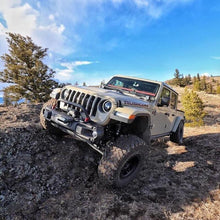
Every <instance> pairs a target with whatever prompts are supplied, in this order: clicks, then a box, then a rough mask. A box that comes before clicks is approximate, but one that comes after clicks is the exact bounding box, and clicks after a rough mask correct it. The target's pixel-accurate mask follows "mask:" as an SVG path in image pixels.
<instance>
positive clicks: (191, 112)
mask: <svg viewBox="0 0 220 220" xmlns="http://www.w3.org/2000/svg"><path fill="white" fill-rule="evenodd" d="M181 101H182V105H183V110H184V111H185V117H186V126H202V125H204V122H203V118H204V117H205V112H204V106H203V102H202V100H201V99H200V98H199V96H198V95H197V93H196V92H194V91H189V90H187V89H185V92H184V94H183V96H182V99H181Z"/></svg>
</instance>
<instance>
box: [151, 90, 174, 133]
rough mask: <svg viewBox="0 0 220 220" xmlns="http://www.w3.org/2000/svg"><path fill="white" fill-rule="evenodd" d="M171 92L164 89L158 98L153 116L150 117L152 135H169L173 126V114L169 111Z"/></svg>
mask: <svg viewBox="0 0 220 220" xmlns="http://www.w3.org/2000/svg"><path fill="white" fill-rule="evenodd" d="M170 100H171V91H170V90H169V89H168V88H166V87H164V88H163V90H162V93H161V96H160V98H159V101H158V104H157V107H155V111H156V112H155V114H153V116H152V130H151V134H152V135H162V134H166V133H169V132H170V131H171V129H172V125H173V120H172V117H173V114H172V112H171V110H170Z"/></svg>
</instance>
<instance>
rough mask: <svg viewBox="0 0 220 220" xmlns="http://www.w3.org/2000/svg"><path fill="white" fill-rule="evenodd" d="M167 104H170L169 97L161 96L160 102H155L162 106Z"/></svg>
mask: <svg viewBox="0 0 220 220" xmlns="http://www.w3.org/2000/svg"><path fill="white" fill-rule="evenodd" d="M169 104H170V98H168V97H162V98H161V100H160V102H159V103H158V104H157V106H159V107H162V106H164V105H166V106H168V105H169Z"/></svg>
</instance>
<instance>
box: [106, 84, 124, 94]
mask: <svg viewBox="0 0 220 220" xmlns="http://www.w3.org/2000/svg"><path fill="white" fill-rule="evenodd" d="M104 88H106V89H111V90H116V91H117V92H119V93H121V94H124V93H123V91H122V89H119V88H114V87H111V86H107V85H104Z"/></svg>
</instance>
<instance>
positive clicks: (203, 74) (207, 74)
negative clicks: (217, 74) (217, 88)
mask: <svg viewBox="0 0 220 220" xmlns="http://www.w3.org/2000/svg"><path fill="white" fill-rule="evenodd" d="M211 75H212V74H210V73H202V74H201V76H207V77H209V76H211Z"/></svg>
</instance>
